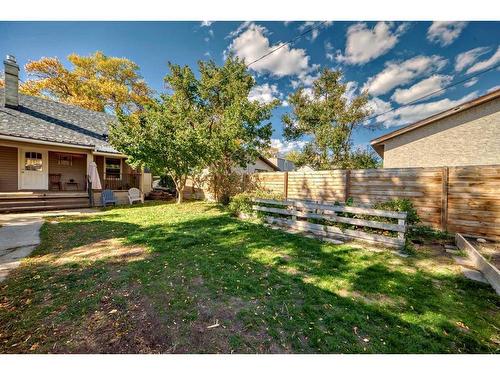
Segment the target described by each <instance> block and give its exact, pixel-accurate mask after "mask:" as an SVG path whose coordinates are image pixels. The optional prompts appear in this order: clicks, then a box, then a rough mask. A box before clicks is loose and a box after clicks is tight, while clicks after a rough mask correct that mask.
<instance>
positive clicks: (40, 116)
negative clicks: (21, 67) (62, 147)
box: [0, 89, 118, 153]
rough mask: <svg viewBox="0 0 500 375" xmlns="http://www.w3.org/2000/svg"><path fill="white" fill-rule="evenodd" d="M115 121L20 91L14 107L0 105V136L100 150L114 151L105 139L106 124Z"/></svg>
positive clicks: (113, 117) (107, 116) (110, 117)
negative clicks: (17, 104) (16, 105)
mask: <svg viewBox="0 0 500 375" xmlns="http://www.w3.org/2000/svg"><path fill="white" fill-rule="evenodd" d="M3 91H4V90H3V89H2V90H0V97H3V95H4V93H3ZM115 121H116V117H115V116H112V115H109V114H107V113H103V112H96V111H91V110H88V109H83V108H80V107H77V106H74V105H69V104H63V103H59V102H55V101H52V100H48V99H43V98H39V97H35V96H28V95H22V94H19V107H18V108H15V109H14V108H7V107H4V106H0V136H1V135H7V136H13V137H20V138H27V139H31V140H40V141H49V142H58V143H63V144H68V145H75V146H90V147H94V148H95V150H96V151H101V152H111V153H118V151H116V150H115V149H114V148H113V147H111V145H110V144H109V143H108V141H107V138H108V129H109V124H110V123H112V122H115Z"/></svg>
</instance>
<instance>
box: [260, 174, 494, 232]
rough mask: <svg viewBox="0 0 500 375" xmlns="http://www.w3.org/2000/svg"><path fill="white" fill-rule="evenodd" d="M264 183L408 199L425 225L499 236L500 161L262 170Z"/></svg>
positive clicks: (280, 188)
mask: <svg viewBox="0 0 500 375" xmlns="http://www.w3.org/2000/svg"><path fill="white" fill-rule="evenodd" d="M253 178H254V180H255V181H256V182H257V184H259V185H260V186H261V187H262V188H264V189H266V190H269V191H273V192H277V193H280V194H282V195H283V197H284V198H285V199H304V200H313V201H321V202H335V201H338V202H345V201H346V200H347V199H348V198H352V199H353V201H354V203H355V204H356V205H359V206H363V205H366V206H371V205H373V204H375V203H377V202H384V201H388V200H391V199H393V198H408V199H409V200H411V201H412V202H413V204H414V206H415V208H416V209H417V212H418V214H419V216H420V218H421V220H422V223H423V224H426V225H430V226H432V227H434V228H437V229H441V230H447V231H449V232H460V233H465V234H469V235H475V236H482V237H485V238H492V239H497V240H498V239H500V165H493V166H471V167H442V168H441V167H438V168H397V169H357V170H331V171H314V172H262V173H256V174H254V175H253Z"/></svg>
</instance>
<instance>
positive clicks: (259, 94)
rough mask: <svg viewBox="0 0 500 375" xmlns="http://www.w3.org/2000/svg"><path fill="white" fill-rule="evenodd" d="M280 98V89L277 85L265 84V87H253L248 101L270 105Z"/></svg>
mask: <svg viewBox="0 0 500 375" xmlns="http://www.w3.org/2000/svg"><path fill="white" fill-rule="evenodd" d="M279 96H280V92H279V91H278V87H277V86H276V85H270V84H269V83H264V84H263V85H260V86H254V87H252V90H250V93H249V94H248V99H249V100H252V101H253V100H257V101H258V102H259V103H264V104H268V103H271V102H272V101H273V100H274V99H278V97H279Z"/></svg>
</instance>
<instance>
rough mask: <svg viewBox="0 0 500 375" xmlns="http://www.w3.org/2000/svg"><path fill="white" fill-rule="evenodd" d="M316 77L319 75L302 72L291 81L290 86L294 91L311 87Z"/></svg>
mask: <svg viewBox="0 0 500 375" xmlns="http://www.w3.org/2000/svg"><path fill="white" fill-rule="evenodd" d="M318 77H319V73H317V74H314V75H313V74H311V73H307V72H303V73H300V74H299V75H298V76H297V79H292V80H291V82H290V84H291V85H292V88H294V89H297V88H298V87H299V86H303V87H311V86H312V85H313V83H314V81H315V80H317V79H318Z"/></svg>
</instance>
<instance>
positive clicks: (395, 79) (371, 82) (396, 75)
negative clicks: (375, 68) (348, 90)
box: [363, 55, 447, 95]
mask: <svg viewBox="0 0 500 375" xmlns="http://www.w3.org/2000/svg"><path fill="white" fill-rule="evenodd" d="M446 63H447V60H446V59H444V58H442V57H441V56H437V55H433V56H416V57H413V58H411V59H408V60H405V61H403V62H400V61H389V62H387V63H386V64H385V68H384V70H382V71H381V72H380V73H378V74H377V75H375V76H373V77H370V78H368V80H367V81H366V83H365V85H364V86H363V90H367V91H368V93H370V94H372V95H383V94H385V93H387V92H389V91H390V90H392V89H393V88H395V87H398V86H402V85H405V84H408V83H410V82H411V81H413V80H414V79H416V78H418V77H420V76H422V75H424V74H429V73H431V72H434V71H439V70H441V69H442V68H443V67H444V66H445V65H446Z"/></svg>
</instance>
